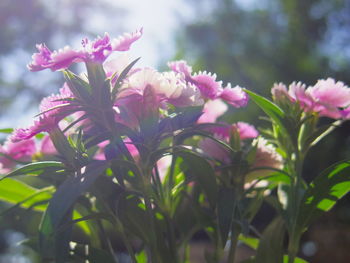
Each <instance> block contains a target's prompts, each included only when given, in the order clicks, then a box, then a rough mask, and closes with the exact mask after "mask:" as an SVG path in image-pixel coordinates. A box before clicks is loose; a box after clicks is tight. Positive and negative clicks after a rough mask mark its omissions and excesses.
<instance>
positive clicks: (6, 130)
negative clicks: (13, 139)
mask: <svg viewBox="0 0 350 263" xmlns="http://www.w3.org/2000/svg"><path fill="white" fill-rule="evenodd" d="M12 132H13V129H12V128H4V129H0V133H5V134H10V133H12Z"/></svg>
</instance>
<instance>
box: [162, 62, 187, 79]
mask: <svg viewBox="0 0 350 263" xmlns="http://www.w3.org/2000/svg"><path fill="white" fill-rule="evenodd" d="M168 67H169V68H170V69H171V70H172V71H174V72H176V73H183V74H184V76H185V78H186V79H189V78H191V76H192V67H190V66H189V65H188V64H187V62H186V61H184V60H178V61H171V62H168Z"/></svg>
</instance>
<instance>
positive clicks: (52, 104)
mask: <svg viewBox="0 0 350 263" xmlns="http://www.w3.org/2000/svg"><path fill="white" fill-rule="evenodd" d="M72 97H73V95H72V93H71V92H70V90H69V89H68V88H67V86H64V87H63V88H61V89H60V94H56V95H51V96H48V97H46V98H44V99H43V100H42V101H41V103H40V107H39V109H40V112H41V113H40V115H39V117H38V119H37V120H35V121H34V124H33V125H32V126H30V127H28V128H19V129H16V130H15V131H14V132H13V133H12V135H11V140H12V141H13V142H19V141H22V140H28V139H30V138H32V137H33V136H35V135H36V134H38V133H41V132H50V131H51V130H53V129H55V128H57V127H58V123H59V122H60V121H61V120H62V119H63V118H65V117H66V116H68V115H69V114H70V112H68V111H67V110H68V109H71V110H72V109H74V106H71V105H69V104H68V103H67V102H68V100H67V101H65V100H64V99H68V98H72Z"/></svg>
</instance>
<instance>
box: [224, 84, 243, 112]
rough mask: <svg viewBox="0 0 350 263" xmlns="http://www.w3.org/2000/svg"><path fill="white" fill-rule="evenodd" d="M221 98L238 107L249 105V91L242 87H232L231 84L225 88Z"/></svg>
mask: <svg viewBox="0 0 350 263" xmlns="http://www.w3.org/2000/svg"><path fill="white" fill-rule="evenodd" d="M220 98H221V99H223V100H224V101H226V102H227V103H229V104H231V105H232V106H234V107H236V108H240V107H245V106H247V104H248V100H249V97H248V95H247V93H245V92H244V91H243V89H242V88H241V87H239V86H236V87H234V88H232V87H231V85H230V84H229V85H227V87H226V88H224V89H223V91H222V92H221V94H220Z"/></svg>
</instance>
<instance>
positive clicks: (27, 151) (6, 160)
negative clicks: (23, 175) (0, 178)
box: [0, 139, 36, 173]
mask: <svg viewBox="0 0 350 263" xmlns="http://www.w3.org/2000/svg"><path fill="white" fill-rule="evenodd" d="M35 152H36V147H35V142H34V140H33V139H31V140H26V141H21V142H12V141H11V140H10V139H7V141H6V142H5V143H4V145H3V146H1V145H0V164H1V166H2V169H1V172H3V173H5V172H9V170H10V169H12V168H13V167H14V166H15V165H16V161H21V162H27V161H30V160H31V158H32V155H33V154H35ZM2 154H3V155H2Z"/></svg>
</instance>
